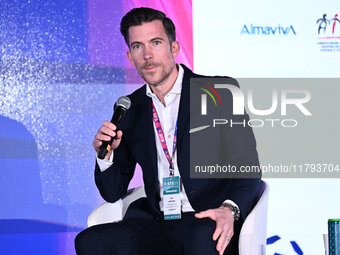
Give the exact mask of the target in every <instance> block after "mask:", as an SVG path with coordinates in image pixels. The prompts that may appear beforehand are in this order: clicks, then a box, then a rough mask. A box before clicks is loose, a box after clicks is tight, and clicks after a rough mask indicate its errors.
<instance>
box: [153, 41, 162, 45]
mask: <svg viewBox="0 0 340 255" xmlns="http://www.w3.org/2000/svg"><path fill="white" fill-rule="evenodd" d="M153 44H154V45H160V44H161V42H160V41H154V42H153Z"/></svg>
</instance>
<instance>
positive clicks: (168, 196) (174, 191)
mask: <svg viewBox="0 0 340 255" xmlns="http://www.w3.org/2000/svg"><path fill="white" fill-rule="evenodd" d="M152 116H153V121H154V123H155V126H156V130H157V134H158V138H159V141H160V143H161V145H162V148H163V151H164V154H165V157H166V159H167V160H168V162H169V176H170V177H164V178H163V205H164V207H163V208H164V220H175V219H180V218H181V197H180V178H179V176H174V175H175V169H174V166H173V163H172V158H173V156H174V154H175V150H176V140H177V120H176V127H175V134H174V141H173V150H172V157H170V154H169V151H168V147H167V145H166V141H165V136H164V132H163V129H162V125H161V123H160V121H159V117H158V113H157V111H156V108H155V106H154V104H153V103H152Z"/></svg>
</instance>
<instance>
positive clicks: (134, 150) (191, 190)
mask: <svg viewBox="0 0 340 255" xmlns="http://www.w3.org/2000/svg"><path fill="white" fill-rule="evenodd" d="M182 67H183V68H184V77H183V83H182V93H181V99H180V106H179V114H178V124H177V125H178V126H177V163H178V168H179V172H180V174H181V178H182V182H183V185H184V187H185V191H186V194H187V196H188V199H189V202H190V204H191V206H192V207H193V208H194V210H195V211H196V212H199V211H202V210H207V209H213V208H217V207H219V206H220V205H221V204H222V203H223V201H225V200H226V199H231V200H232V201H234V202H235V203H236V204H237V205H238V206H239V208H240V211H241V218H242V219H244V218H245V216H246V215H247V214H248V212H249V210H250V208H251V205H252V201H253V198H254V196H255V194H256V191H257V189H258V185H259V178H252V179H230V178H229V179H191V178H190V171H189V164H190V163H189V159H190V139H189V138H190V137H189V129H190V121H189V119H190V104H189V103H190V93H189V91H190V78H199V77H203V76H200V75H197V74H194V73H193V72H191V70H190V69H188V68H187V67H185V66H184V65H182ZM236 84H237V83H236ZM129 98H130V99H131V107H130V109H129V110H128V111H127V112H126V115H125V117H124V119H123V121H122V123H121V126H120V129H121V130H122V131H123V137H122V141H121V144H120V145H119V147H118V148H117V149H116V150H115V151H114V160H113V161H114V162H113V164H112V166H111V167H109V168H108V169H107V170H105V171H104V172H101V171H100V170H99V167H98V165H97V164H96V168H95V181H96V185H97V187H98V189H99V191H100V194H101V195H102V197H103V198H104V199H105V200H106V201H108V202H115V201H117V200H118V199H120V198H121V197H122V196H124V195H125V193H126V191H127V188H128V185H129V182H130V180H131V178H132V177H133V174H134V169H135V165H136V163H138V164H139V165H140V166H141V168H142V171H143V180H144V185H145V192H146V195H147V200H148V202H149V204H150V207H151V208H152V213H153V214H154V215H155V217H156V218H160V217H161V212H160V211H159V183H158V170H157V151H156V143H155V134H154V128H153V119H152V99H151V98H150V97H148V96H147V95H146V85H144V86H143V87H141V88H140V89H138V90H136V91H135V92H134V93H132V94H131V95H129ZM230 132H234V134H228V136H227V139H228V140H227V141H225V143H224V144H227V147H228V146H229V148H226V151H228V150H229V151H230V155H232V156H230V160H231V161H233V160H234V159H237V161H240V162H242V161H244V162H245V163H246V164H250V165H257V164H258V156H257V152H256V143H255V139H254V135H253V132H252V130H251V128H243V129H242V128H238V129H235V130H234V131H233V130H232V131H230ZM214 139H215V140H220V137H215V138H214V137H211V138H210V140H214ZM204 149H207V148H205V145H204V144H202V150H204ZM208 149H209V148H208ZM228 157H229V156H228V155H226V158H228Z"/></svg>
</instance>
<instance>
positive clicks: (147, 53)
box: [143, 46, 153, 60]
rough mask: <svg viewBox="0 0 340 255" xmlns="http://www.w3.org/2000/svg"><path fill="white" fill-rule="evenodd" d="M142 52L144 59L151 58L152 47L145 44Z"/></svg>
mask: <svg viewBox="0 0 340 255" xmlns="http://www.w3.org/2000/svg"><path fill="white" fill-rule="evenodd" d="M143 53H144V59H146V60H149V59H152V57H153V54H152V48H151V47H150V46H145V48H144V52H143Z"/></svg>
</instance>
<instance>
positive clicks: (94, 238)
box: [74, 227, 113, 255]
mask: <svg viewBox="0 0 340 255" xmlns="http://www.w3.org/2000/svg"><path fill="white" fill-rule="evenodd" d="M74 243H75V249H76V252H77V254H78V255H86V254H96V253H98V252H99V253H100V254H111V255H112V254H113V253H112V250H110V249H109V247H107V246H106V245H105V244H104V242H103V241H102V240H100V238H99V237H98V234H97V233H96V229H95V227H91V228H87V229H85V230H83V231H82V232H80V233H79V234H78V235H77V236H76V238H75V240H74Z"/></svg>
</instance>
